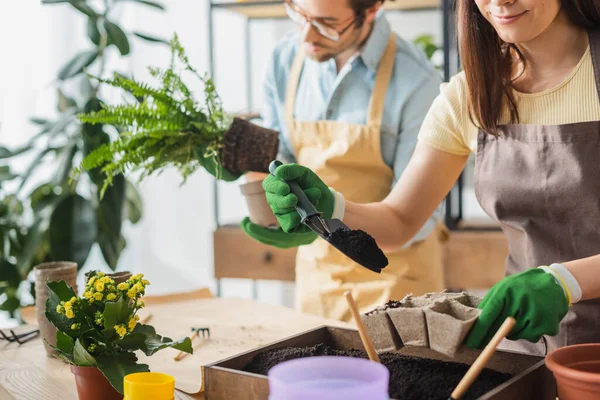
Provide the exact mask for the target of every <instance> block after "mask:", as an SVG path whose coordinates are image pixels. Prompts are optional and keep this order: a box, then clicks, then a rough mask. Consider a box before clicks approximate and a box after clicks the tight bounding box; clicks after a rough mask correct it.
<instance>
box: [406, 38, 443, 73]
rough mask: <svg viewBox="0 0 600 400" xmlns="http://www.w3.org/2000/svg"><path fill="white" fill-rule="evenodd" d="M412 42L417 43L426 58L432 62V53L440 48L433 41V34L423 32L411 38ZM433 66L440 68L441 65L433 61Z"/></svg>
mask: <svg viewBox="0 0 600 400" xmlns="http://www.w3.org/2000/svg"><path fill="white" fill-rule="evenodd" d="M413 43H414V44H415V45H417V47H419V48H420V49H421V50H422V51H423V53H425V56H427V59H428V60H430V61H432V62H433V61H435V60H434V55H435V54H436V53H437V52H438V51H439V50H440V46H438V45H437V44H436V43H435V40H434V38H433V35H430V34H424V35H420V36H417V37H416V38H415V39H414V40H413ZM434 66H435V67H436V68H437V69H441V68H442V65H438V64H437V63H434Z"/></svg>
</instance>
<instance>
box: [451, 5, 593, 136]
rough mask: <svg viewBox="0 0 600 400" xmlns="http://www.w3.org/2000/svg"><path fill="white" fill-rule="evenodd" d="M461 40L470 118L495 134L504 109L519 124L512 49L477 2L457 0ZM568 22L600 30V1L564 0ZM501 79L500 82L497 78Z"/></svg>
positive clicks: (488, 131)
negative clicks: (513, 77)
mask: <svg viewBox="0 0 600 400" xmlns="http://www.w3.org/2000/svg"><path fill="white" fill-rule="evenodd" d="M458 2H459V5H458V13H457V19H458V37H459V43H460V53H461V62H462V66H463V68H464V70H465V74H466V78H467V86H468V93H469V115H470V117H471V120H472V121H473V122H475V123H476V124H477V126H478V127H479V128H481V129H482V130H484V131H485V132H487V133H490V134H496V131H497V128H498V126H499V125H500V118H501V116H502V113H503V110H504V109H505V108H504V107H508V111H509V116H510V122H511V123H518V122H519V113H518V111H517V105H516V103H515V98H514V96H513V83H512V72H513V71H512V68H511V51H510V50H511V49H512V50H514V51H516V53H517V55H518V56H519V57H520V58H521V60H522V61H523V62H526V61H527V60H525V59H524V58H523V55H522V54H520V52H519V51H518V49H517V48H516V46H515V45H513V44H507V43H505V42H504V41H503V40H502V39H500V37H499V36H498V34H497V33H496V30H495V29H494V27H493V26H492V25H491V24H490V23H489V22H488V21H487V20H486V19H485V17H484V16H483V15H482V14H481V12H480V11H479V8H478V7H477V5H476V4H475V1H474V0H458ZM562 8H563V10H564V11H565V12H566V14H567V16H568V17H569V19H570V20H571V21H572V22H573V23H574V24H576V25H577V26H579V27H581V28H583V29H590V28H593V27H600V0H562ZM498 78H500V79H498Z"/></svg>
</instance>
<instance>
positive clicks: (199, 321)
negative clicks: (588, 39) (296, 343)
mask: <svg viewBox="0 0 600 400" xmlns="http://www.w3.org/2000/svg"><path fill="white" fill-rule="evenodd" d="M196 297H197V296H191V295H176V296H166V297H162V298H160V300H158V301H157V300H155V301H152V300H150V301H148V302H147V304H148V307H147V309H146V311H147V312H150V313H151V314H152V319H151V320H150V321H149V324H151V325H153V326H154V327H155V328H156V330H157V332H158V333H159V334H161V335H164V336H169V337H171V338H173V339H175V338H179V337H182V336H189V335H190V328H191V327H192V326H196V327H209V328H210V333H211V338H210V339H206V340H198V341H196V342H195V343H194V354H193V355H188V356H187V357H185V358H184V359H183V360H182V361H180V362H175V361H173V357H174V356H175V355H176V353H177V351H175V350H173V349H166V350H163V351H161V352H158V353H157V354H155V355H154V356H152V357H145V356H144V355H143V354H142V355H141V356H140V361H141V362H144V363H147V364H149V365H150V369H151V370H153V371H158V372H164V373H170V374H172V375H173V376H175V378H176V385H177V387H178V388H180V389H182V390H183V391H180V390H177V395H176V399H180V400H183V399H185V400H188V399H201V398H204V394H203V385H202V371H201V366H202V365H206V364H209V363H212V362H216V361H219V360H221V359H224V358H227V357H230V356H233V355H235V354H238V353H241V352H243V351H247V350H250V349H253V348H256V347H259V346H262V345H265V344H267V343H270V342H273V341H276V340H279V339H282V338H285V337H288V336H291V335H294V334H296V333H299V332H302V331H305V330H307V329H312V328H315V327H318V326H321V325H331V326H342V327H343V326H346V327H347V326H350V325H348V324H345V323H342V322H339V321H332V320H326V319H323V318H319V317H314V316H309V315H305V314H301V313H299V312H297V311H295V310H292V309H289V308H284V307H278V306H272V305H268V304H263V303H258V302H255V301H252V300H246V299H232V298H208V299H206V298H205V299H202V298H200V299H198V298H196ZM21 329H22V330H28V329H31V327H22V328H21ZM184 391H185V392H184ZM186 392H187V393H186ZM5 399H6V400H13V399H19V400H20V399H22V400H38V399H39V400H76V399H77V391H76V388H75V382H74V380H73V376H72V375H71V372H70V371H69V366H68V365H66V364H65V363H63V362H62V361H60V360H58V359H54V358H48V357H47V356H46V353H45V351H44V348H43V345H42V341H41V339H39V338H37V339H34V340H32V341H30V342H28V343H25V344H23V345H21V346H19V345H18V344H17V343H10V344H8V343H5V342H2V343H0V400H5Z"/></svg>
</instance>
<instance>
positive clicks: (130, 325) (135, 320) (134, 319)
mask: <svg viewBox="0 0 600 400" xmlns="http://www.w3.org/2000/svg"><path fill="white" fill-rule="evenodd" d="M139 320H140V317H138V316H137V315H136V316H135V317H131V318H130V319H129V323H128V324H127V327H128V328H129V332H131V331H133V330H134V329H135V326H136V325H137V323H138V321H139Z"/></svg>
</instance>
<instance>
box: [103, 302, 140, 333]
mask: <svg viewBox="0 0 600 400" xmlns="http://www.w3.org/2000/svg"><path fill="white" fill-rule="evenodd" d="M132 315H133V309H132V308H131V307H129V305H128V304H127V301H126V300H125V299H124V298H122V297H121V298H120V299H119V301H117V302H110V303H106V307H105V308H104V331H103V333H104V337H105V338H106V339H109V338H112V337H114V336H115V335H116V332H115V329H114V327H115V325H127V323H128V322H129V318H130V317H131V316H132Z"/></svg>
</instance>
